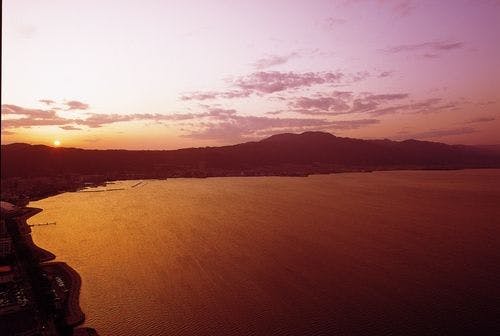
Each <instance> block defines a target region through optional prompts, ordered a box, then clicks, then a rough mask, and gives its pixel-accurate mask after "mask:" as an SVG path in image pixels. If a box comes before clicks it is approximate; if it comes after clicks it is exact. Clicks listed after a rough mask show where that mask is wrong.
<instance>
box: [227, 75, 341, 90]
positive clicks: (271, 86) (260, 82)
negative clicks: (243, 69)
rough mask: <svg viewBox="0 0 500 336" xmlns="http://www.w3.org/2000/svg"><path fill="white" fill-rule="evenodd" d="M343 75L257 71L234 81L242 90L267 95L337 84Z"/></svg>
mask: <svg viewBox="0 0 500 336" xmlns="http://www.w3.org/2000/svg"><path fill="white" fill-rule="evenodd" d="M343 76H344V75H343V74H342V73H340V72H336V73H334V72H305V73H296V72H279V71H267V72H266V71H259V72H254V73H252V74H250V75H248V76H244V77H241V78H239V79H238V80H236V86H237V87H239V88H240V89H242V90H249V91H251V92H255V93H261V94H269V93H274V92H280V91H285V90H290V89H296V88H299V87H308V86H312V85H316V84H326V83H330V84H331V83H339V82H340V80H341V79H342V77H343Z"/></svg>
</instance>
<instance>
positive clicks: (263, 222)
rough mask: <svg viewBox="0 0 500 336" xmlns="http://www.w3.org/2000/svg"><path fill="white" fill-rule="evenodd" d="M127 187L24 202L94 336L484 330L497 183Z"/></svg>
mask: <svg viewBox="0 0 500 336" xmlns="http://www.w3.org/2000/svg"><path fill="white" fill-rule="evenodd" d="M137 182H138V181H123V182H117V183H115V184H112V185H109V186H108V188H125V190H115V191H108V192H76V193H64V194H61V195H58V196H54V197H50V198H47V199H44V200H40V201H37V202H32V203H30V206H34V207H40V208H43V209H44V211H43V212H41V213H40V214H38V215H36V216H35V217H33V218H31V219H30V223H45V222H57V224H56V225H55V226H54V225H49V226H40V227H34V228H33V237H34V240H35V242H36V243H37V244H38V245H39V246H41V247H43V248H45V249H48V250H49V251H51V252H53V253H55V254H56V255H57V259H58V260H61V261H65V262H67V263H68V264H69V265H70V266H72V267H73V268H74V269H75V270H77V271H78V273H79V274H80V275H81V277H82V280H83V284H82V292H81V296H80V300H81V305H82V308H83V310H84V312H85V314H86V317H87V320H86V325H89V326H92V327H94V328H96V329H97V330H98V331H99V332H100V334H101V335H104V336H106V335H127V336H128V335H362V334H366V335H376V334H390V333H391V332H396V334H408V335H409V334H433V333H436V334H450V331H452V330H469V331H478V330H479V329H478V328H495V324H494V320H495V318H496V317H495V316H494V315H495V314H496V313H498V312H499V310H498V308H497V306H496V305H495V304H496V303H498V302H496V301H495V300H496V299H498V298H500V290H499V289H498V283H500V272H496V271H498V269H499V268H498V264H500V251H499V250H500V249H499V246H500V207H499V204H500V170H463V171H399V172H375V173H345V174H334V175H317V176H310V177H249V178H208V179H168V180H164V181H159V180H150V181H145V182H144V183H142V184H140V185H138V186H136V187H134V188H132V186H133V185H134V184H137ZM450 328H451V329H450ZM490 330H492V329H490Z"/></svg>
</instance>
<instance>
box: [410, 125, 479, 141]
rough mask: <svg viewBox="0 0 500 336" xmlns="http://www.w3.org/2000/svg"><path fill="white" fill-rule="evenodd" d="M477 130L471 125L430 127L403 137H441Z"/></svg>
mask: <svg viewBox="0 0 500 336" xmlns="http://www.w3.org/2000/svg"><path fill="white" fill-rule="evenodd" d="M474 132H477V131H476V130H475V129H474V128H472V127H461V128H447V129H431V130H429V131H425V132H420V133H413V134H411V135H406V136H405V138H413V139H432V138H441V137H447V136H455V135H463V134H470V133H474Z"/></svg>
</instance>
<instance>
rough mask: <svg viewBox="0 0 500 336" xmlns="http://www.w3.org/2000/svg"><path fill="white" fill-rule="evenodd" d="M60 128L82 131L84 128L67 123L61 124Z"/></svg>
mask: <svg viewBox="0 0 500 336" xmlns="http://www.w3.org/2000/svg"><path fill="white" fill-rule="evenodd" d="M59 128H61V129H63V130H65V131H81V130H82V129H81V128H79V127H75V126H71V125H67V126H59Z"/></svg>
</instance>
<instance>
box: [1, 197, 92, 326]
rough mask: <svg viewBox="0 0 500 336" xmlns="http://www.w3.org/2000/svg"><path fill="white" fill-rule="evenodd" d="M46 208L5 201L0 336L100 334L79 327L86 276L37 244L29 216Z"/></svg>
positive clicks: (2, 235)
mask: <svg viewBox="0 0 500 336" xmlns="http://www.w3.org/2000/svg"><path fill="white" fill-rule="evenodd" d="M40 211H41V209H38V208H30V207H22V208H19V207H15V206H12V205H11V204H8V203H4V202H2V209H1V213H0V217H1V218H0V334H1V335H6V336H7V335H13V336H14V335H40V336H65V335H68V336H70V335H75V334H76V335H82V336H84V335H97V333H96V331H95V330H94V329H92V328H76V329H75V327H77V326H78V325H80V324H82V323H83V321H84V319H85V315H84V314H83V312H82V310H81V309H80V305H79V293H80V285H81V279H80V276H79V275H78V273H76V271H75V270H73V269H72V268H71V267H69V266H68V265H67V264H66V263H63V262H53V261H52V260H54V258H55V255H54V254H52V253H50V252H49V251H46V250H44V249H42V248H40V247H38V246H36V245H35V243H34V242H33V239H32V237H31V228H30V225H28V224H27V222H26V221H27V219H28V218H30V217H32V216H33V215H35V214H37V213H38V212H40Z"/></svg>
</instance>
